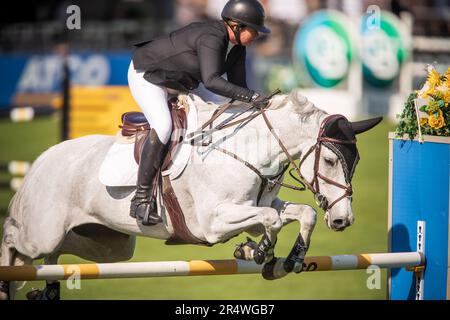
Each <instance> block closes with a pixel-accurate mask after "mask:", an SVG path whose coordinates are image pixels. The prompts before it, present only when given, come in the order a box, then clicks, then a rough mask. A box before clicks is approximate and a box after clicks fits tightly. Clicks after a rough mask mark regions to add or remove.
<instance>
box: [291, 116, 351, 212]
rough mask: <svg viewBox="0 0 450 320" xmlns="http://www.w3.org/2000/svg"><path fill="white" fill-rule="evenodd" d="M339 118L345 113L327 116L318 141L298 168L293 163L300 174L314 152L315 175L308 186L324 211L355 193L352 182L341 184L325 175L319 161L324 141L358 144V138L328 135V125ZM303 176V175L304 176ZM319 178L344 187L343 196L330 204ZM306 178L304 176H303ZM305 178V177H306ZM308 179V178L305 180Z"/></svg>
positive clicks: (301, 160) (342, 117)
mask: <svg viewBox="0 0 450 320" xmlns="http://www.w3.org/2000/svg"><path fill="white" fill-rule="evenodd" d="M338 119H346V118H345V117H344V116H343V115H340V114H334V115H330V116H328V117H327V118H325V119H324V120H323V122H322V124H321V126H320V130H319V134H318V135H317V141H316V143H315V144H314V145H313V146H312V147H311V148H310V149H309V150H308V152H306V153H305V155H304V156H303V157H302V159H300V162H299V165H298V170H297V168H296V166H295V163H293V166H294V168H296V171H297V174H299V175H300V177H301V174H300V167H301V165H302V164H303V162H304V161H305V159H306V157H308V155H309V154H311V153H312V152H314V157H315V159H314V175H313V178H312V180H311V182H306V185H307V186H308V189H310V190H311V192H312V193H313V194H314V199H315V200H316V203H317V205H318V206H319V207H320V208H322V209H323V210H324V211H328V210H330V209H331V208H332V207H333V206H334V205H335V204H336V203H337V202H339V201H340V200H342V199H344V198H347V197H351V196H352V194H353V189H352V185H351V183H349V184H348V185H343V184H340V183H338V182H336V181H334V180H331V179H330V178H328V177H325V176H324V175H322V174H321V173H320V172H319V161H320V152H321V150H322V144H323V143H324V142H330V143H335V144H356V139H353V140H340V139H334V138H330V137H326V136H325V135H324V134H325V127H326V125H327V124H328V123H329V122H331V121H336V120H338ZM302 178H303V177H302ZM319 178H320V179H322V180H324V181H325V182H327V183H329V184H332V185H334V186H336V187H338V188H341V189H343V190H344V191H345V192H344V194H343V195H342V196H340V197H339V198H337V199H336V200H334V201H333V202H332V203H331V204H328V200H327V198H326V197H325V196H324V195H322V194H321V193H320V187H319ZM303 179H304V178H303ZM304 180H305V179H304ZM305 181H306V180H305Z"/></svg>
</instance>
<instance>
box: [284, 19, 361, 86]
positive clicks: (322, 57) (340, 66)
mask: <svg viewBox="0 0 450 320" xmlns="http://www.w3.org/2000/svg"><path fill="white" fill-rule="evenodd" d="M349 30H351V28H350V27H349V21H348V19H347V17H346V16H345V15H343V14H342V13H340V12H338V11H334V10H321V11H318V12H316V13H315V14H313V15H312V16H311V17H309V18H308V20H307V21H306V22H305V23H304V24H303V25H301V26H300V28H299V30H298V31H297V33H296V35H295V39H294V45H293V58H294V63H295V64H296V65H297V66H299V67H300V68H301V69H303V70H305V71H306V72H305V73H306V74H307V75H308V76H309V77H310V80H312V82H313V83H315V84H316V85H318V86H321V87H326V88H331V87H334V86H336V85H338V84H339V83H341V81H342V80H344V79H345V78H346V76H347V75H348V72H349V68H350V62H351V59H352V57H353V46H352V41H351V35H350V33H349Z"/></svg>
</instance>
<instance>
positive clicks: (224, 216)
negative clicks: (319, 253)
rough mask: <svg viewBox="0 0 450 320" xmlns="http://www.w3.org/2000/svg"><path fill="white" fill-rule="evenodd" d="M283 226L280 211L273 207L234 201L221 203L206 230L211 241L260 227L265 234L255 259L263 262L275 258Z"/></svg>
mask: <svg viewBox="0 0 450 320" xmlns="http://www.w3.org/2000/svg"><path fill="white" fill-rule="evenodd" d="M281 227H282V221H281V219H280V216H279V214H278V211H277V210H276V209H274V208H271V207H254V206H248V205H239V204H234V203H223V204H220V205H219V206H218V207H217V209H216V215H214V217H213V220H212V221H211V223H210V224H209V226H208V231H207V232H205V235H206V238H207V239H208V241H209V242H212V243H215V242H220V241H225V240H228V239H230V238H231V237H233V236H235V235H238V234H240V233H242V232H244V231H247V230H249V229H260V230H261V233H262V232H264V236H263V238H262V240H261V242H260V243H259V244H258V246H257V248H256V249H255V252H254V256H253V258H254V260H255V262H256V263H258V264H262V263H264V262H266V261H269V260H271V259H272V258H273V248H274V246H275V243H276V241H277V235H278V232H279V231H280V229H281Z"/></svg>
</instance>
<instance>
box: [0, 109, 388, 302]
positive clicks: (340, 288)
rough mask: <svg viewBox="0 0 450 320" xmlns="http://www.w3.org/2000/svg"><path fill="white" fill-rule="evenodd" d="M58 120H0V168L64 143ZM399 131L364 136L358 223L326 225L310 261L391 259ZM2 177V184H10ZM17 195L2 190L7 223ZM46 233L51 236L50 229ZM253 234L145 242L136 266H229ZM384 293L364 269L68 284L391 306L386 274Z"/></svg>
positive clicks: (103, 290)
mask: <svg viewBox="0 0 450 320" xmlns="http://www.w3.org/2000/svg"><path fill="white" fill-rule="evenodd" d="M58 125H59V121H58V119H57V118H56V117H52V118H49V119H37V120H36V121H33V122H31V123H25V124H11V123H10V122H9V121H6V120H0V133H1V134H0V147H1V148H0V150H1V153H0V161H1V162H5V161H8V160H11V159H15V160H30V161H32V160H33V159H35V158H36V157H37V156H38V155H39V154H40V153H41V152H42V151H44V150H45V149H47V148H48V147H50V146H51V145H53V144H55V143H56V142H57V141H58ZM393 128H394V127H393V125H392V124H390V123H388V122H386V121H383V122H382V123H381V124H380V125H379V126H377V127H376V128H375V129H373V130H372V131H370V132H367V133H364V134H361V135H360V136H358V148H359V151H360V155H361V160H360V162H359V165H358V167H357V170H356V173H355V176H354V178H353V187H354V190H355V192H354V201H353V211H354V213H355V217H356V221H355V224H354V225H353V226H352V227H351V228H349V229H347V230H345V231H344V232H332V231H330V230H329V229H328V228H327V227H326V226H325V224H324V223H323V222H322V219H321V218H322V216H323V214H322V213H321V212H320V213H319V215H320V216H319V221H318V223H317V226H316V229H315V232H314V234H313V237H312V243H311V248H310V251H309V253H308V254H309V255H333V254H344V253H349V254H350V253H370V252H385V251H386V250H387V199H388V194H387V192H388V191H387V190H388V139H387V133H388V131H392V130H393ZM8 178H9V176H8V175H7V174H4V173H1V174H0V179H8ZM12 195H13V193H12V192H10V191H5V190H0V223H1V224H3V220H4V218H5V216H6V208H7V206H8V203H9V200H10V198H11V197H12ZM281 197H282V198H283V199H285V200H289V201H296V202H303V203H308V204H312V203H313V198H312V195H311V193H309V192H305V193H302V194H299V193H296V192H293V191H291V190H286V189H284V190H282V191H281ZM43 232H45V230H43ZM297 232H298V225H294V224H293V225H289V226H288V227H286V228H285V229H283V230H282V232H281V233H280V235H279V240H278V243H277V247H276V255H277V256H286V255H287V254H288V252H289V251H290V249H291V246H292V244H293V242H294V241H295V239H296V236H297ZM245 236H246V235H241V236H240V237H237V238H233V239H232V240H230V241H229V242H227V243H225V244H218V245H215V246H214V247H212V248H205V247H200V246H193V245H183V246H166V245H164V243H163V242H162V241H160V240H155V239H148V238H142V237H140V238H139V239H138V241H137V247H136V251H135V254H134V257H133V259H132V260H133V261H163V260H190V259H230V258H232V254H233V251H234V245H235V244H236V243H240V242H242V241H244V240H245ZM78 262H81V263H82V262H86V261H83V260H81V259H79V258H77V257H74V256H70V255H67V256H63V257H61V259H60V263H78ZM381 274H382V278H381V288H380V289H374V290H369V289H368V288H367V286H366V281H367V279H368V277H369V274H366V272H365V270H358V271H334V272H309V273H303V274H291V275H288V276H287V277H285V278H283V279H279V280H276V281H266V280H264V279H263V278H262V277H261V276H260V275H236V276H209V277H208V276H204V277H184V278H182V277H180V278H149V279H109V280H84V281H82V283H81V289H80V290H69V289H67V288H66V285H65V283H64V282H62V283H61V288H62V297H63V298H64V299H346V300H349V299H385V298H386V271H382V273H381ZM43 285H44V283H43V282H42V281H40V282H28V283H27V284H26V285H25V287H24V289H22V290H21V291H20V292H19V294H18V297H17V298H19V299H24V297H25V293H26V292H27V291H29V289H30V288H31V287H42V286H43Z"/></svg>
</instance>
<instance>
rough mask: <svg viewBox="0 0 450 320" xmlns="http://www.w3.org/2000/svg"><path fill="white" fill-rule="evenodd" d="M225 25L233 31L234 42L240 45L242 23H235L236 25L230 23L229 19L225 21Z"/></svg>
mask: <svg viewBox="0 0 450 320" xmlns="http://www.w3.org/2000/svg"><path fill="white" fill-rule="evenodd" d="M227 25H228V26H229V27H230V29H231V31H233V34H234V38H235V39H236V42H237V44H238V45H240V46H242V43H241V29H242V25H241V24H239V23H238V24H237V25H234V26H232V25H230V21H229V20H228V21H227Z"/></svg>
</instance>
